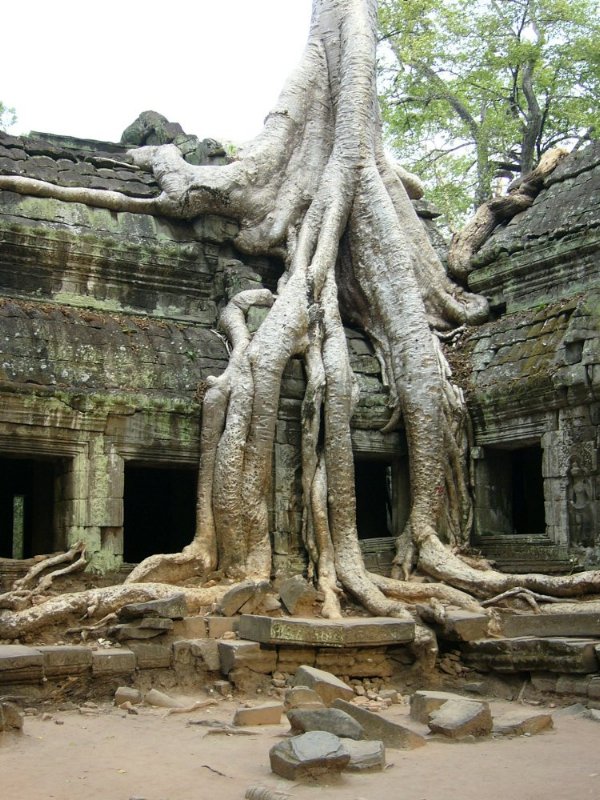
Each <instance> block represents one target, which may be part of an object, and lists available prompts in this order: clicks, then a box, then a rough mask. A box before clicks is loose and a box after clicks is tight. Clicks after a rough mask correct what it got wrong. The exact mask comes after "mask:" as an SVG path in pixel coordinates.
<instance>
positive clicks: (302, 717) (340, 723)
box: [287, 708, 365, 739]
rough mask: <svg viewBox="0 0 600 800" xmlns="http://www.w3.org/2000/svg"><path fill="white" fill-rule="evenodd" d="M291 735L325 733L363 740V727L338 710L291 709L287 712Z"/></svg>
mask: <svg viewBox="0 0 600 800" xmlns="http://www.w3.org/2000/svg"><path fill="white" fill-rule="evenodd" d="M287 718H288V719H289V721H290V727H291V729H292V733H307V732H308V731H327V732H328V733H333V734H335V735H336V736H340V737H343V738H346V739H364V738H365V731H364V728H363V726H362V725H361V724H360V723H359V722H357V721H356V720H355V719H354V717H351V716H350V714H348V713H346V712H345V711H342V710H341V709H339V708H315V709H300V708H296V709H292V710H290V711H288V712H287Z"/></svg>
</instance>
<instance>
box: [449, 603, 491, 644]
mask: <svg viewBox="0 0 600 800" xmlns="http://www.w3.org/2000/svg"><path fill="white" fill-rule="evenodd" d="M489 621H490V618H489V617H488V616H487V615H486V614H480V613H477V612H475V611H465V610H463V609H461V610H456V611H452V610H450V611H448V613H447V615H446V619H445V620H444V625H443V626H441V631H440V636H441V638H442V639H450V640H451V641H454V640H457V641H462V642H471V641H473V640H475V639H485V637H486V636H487V635H488V624H489Z"/></svg>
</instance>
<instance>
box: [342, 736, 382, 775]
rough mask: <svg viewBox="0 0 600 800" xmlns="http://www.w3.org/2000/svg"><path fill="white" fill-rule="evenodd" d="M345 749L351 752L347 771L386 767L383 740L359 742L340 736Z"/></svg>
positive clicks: (367, 770) (372, 770) (372, 769)
mask: <svg viewBox="0 0 600 800" xmlns="http://www.w3.org/2000/svg"><path fill="white" fill-rule="evenodd" d="M340 739H341V742H342V744H343V746H344V749H345V750H347V751H348V752H349V753H350V761H349V762H348V765H347V766H346V767H345V771H347V772H374V771H375V770H382V769H385V747H384V745H383V742H377V741H368V742H357V741H355V740H354V739H345V738H344V737H343V736H342V737H340Z"/></svg>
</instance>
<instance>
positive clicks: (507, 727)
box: [492, 711, 553, 736]
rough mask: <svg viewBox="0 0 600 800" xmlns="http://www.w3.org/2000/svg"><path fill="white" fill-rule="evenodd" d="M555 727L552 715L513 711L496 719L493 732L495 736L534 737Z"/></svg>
mask: <svg viewBox="0 0 600 800" xmlns="http://www.w3.org/2000/svg"><path fill="white" fill-rule="evenodd" d="M552 727H553V723H552V714H540V713H538V712H536V711H511V712H509V713H507V714H502V715H501V716H499V717H494V724H493V729H492V732H493V733H494V735H495V736H524V735H525V734H527V735H529V736H533V735H534V734H536V733H541V732H542V731H547V730H550V728H552Z"/></svg>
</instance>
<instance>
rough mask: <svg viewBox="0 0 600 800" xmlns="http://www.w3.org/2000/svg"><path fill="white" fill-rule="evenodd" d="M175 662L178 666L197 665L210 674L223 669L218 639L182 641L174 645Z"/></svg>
mask: <svg viewBox="0 0 600 800" xmlns="http://www.w3.org/2000/svg"><path fill="white" fill-rule="evenodd" d="M173 662H174V664H175V666H177V664H192V663H194V662H196V663H197V665H198V666H201V667H202V668H203V669H206V670H208V671H209V672H217V671H218V670H219V669H220V667H221V662H220V657H219V644H218V642H217V640H216V639H180V640H179V641H177V642H174V643H173Z"/></svg>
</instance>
